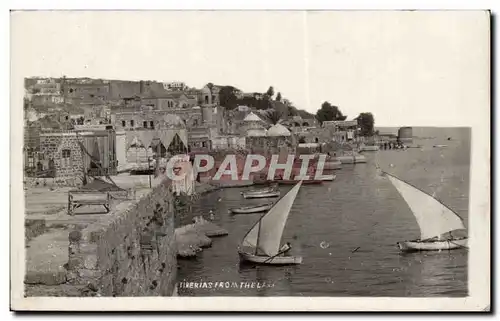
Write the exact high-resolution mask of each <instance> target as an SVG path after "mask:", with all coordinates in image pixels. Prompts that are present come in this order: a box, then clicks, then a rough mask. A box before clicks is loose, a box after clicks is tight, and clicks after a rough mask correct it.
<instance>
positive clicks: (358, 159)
mask: <svg viewBox="0 0 500 321" xmlns="http://www.w3.org/2000/svg"><path fill="white" fill-rule="evenodd" d="M337 159H338V160H339V161H340V162H341V163H342V164H358V163H366V157H365V156H363V155H349V156H338V157H337Z"/></svg>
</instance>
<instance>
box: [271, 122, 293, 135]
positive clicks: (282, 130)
mask: <svg viewBox="0 0 500 321" xmlns="http://www.w3.org/2000/svg"><path fill="white" fill-rule="evenodd" d="M290 135H291V133H290V131H289V130H288V129H287V128H286V127H285V126H283V125H281V124H276V125H274V126H272V127H271V128H269V129H268V130H267V136H290Z"/></svg>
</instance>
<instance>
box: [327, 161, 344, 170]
mask: <svg viewBox="0 0 500 321" xmlns="http://www.w3.org/2000/svg"><path fill="white" fill-rule="evenodd" d="M341 168H342V163H341V162H340V161H330V162H325V165H324V166H323V169H330V170H332V169H341Z"/></svg>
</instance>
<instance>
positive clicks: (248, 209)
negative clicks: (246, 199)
mask: <svg viewBox="0 0 500 321" xmlns="http://www.w3.org/2000/svg"><path fill="white" fill-rule="evenodd" d="M273 204H274V203H266V204H260V205H253V206H244V207H238V208H232V209H230V211H231V212H232V213H233V214H252V213H260V212H265V211H269V210H270V209H271V207H273Z"/></svg>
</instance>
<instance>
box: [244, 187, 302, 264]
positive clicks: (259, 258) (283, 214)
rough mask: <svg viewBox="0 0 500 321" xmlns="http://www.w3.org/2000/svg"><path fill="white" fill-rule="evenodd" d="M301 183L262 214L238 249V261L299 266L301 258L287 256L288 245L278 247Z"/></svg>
mask: <svg viewBox="0 0 500 321" xmlns="http://www.w3.org/2000/svg"><path fill="white" fill-rule="evenodd" d="M301 185H302V181H300V182H299V183H298V184H297V185H295V186H294V187H293V188H292V189H291V190H290V191H289V192H288V193H286V195H285V196H283V198H281V199H280V200H279V201H278V202H277V203H276V204H274V206H273V207H272V208H271V209H270V210H269V212H267V213H266V214H264V215H263V216H262V217H261V218H260V219H259V221H258V222H256V223H255V224H254V225H253V226H252V228H251V229H250V231H248V233H247V234H246V235H245V237H244V238H243V241H242V242H241V244H240V246H239V248H238V254H239V256H240V261H243V262H244V261H247V262H253V263H259V264H272V265H280V264H281V265H283V264H301V263H302V257H300V256H288V255H285V253H286V252H288V251H289V250H290V248H291V247H290V245H288V244H285V245H284V246H282V247H280V243H281V237H282V235H283V230H284V229H285V225H286V221H287V219H288V215H289V214H290V210H291V208H292V205H293V202H294V201H295V198H296V197H297V193H298V192H299V189H300V186H301Z"/></svg>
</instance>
